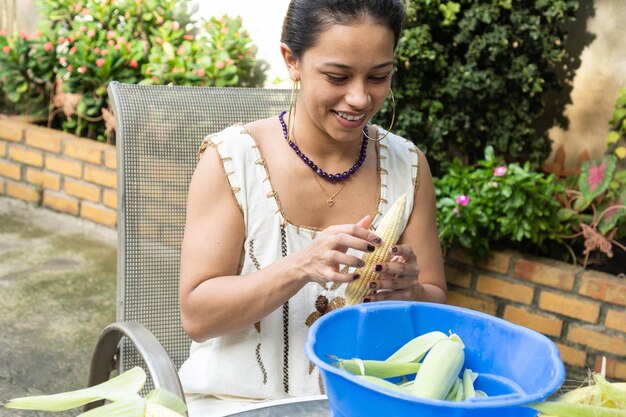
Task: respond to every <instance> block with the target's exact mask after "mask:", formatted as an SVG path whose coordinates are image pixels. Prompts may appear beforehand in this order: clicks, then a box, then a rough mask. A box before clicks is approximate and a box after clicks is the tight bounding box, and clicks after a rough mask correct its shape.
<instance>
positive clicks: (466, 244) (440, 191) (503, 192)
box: [434, 146, 564, 259]
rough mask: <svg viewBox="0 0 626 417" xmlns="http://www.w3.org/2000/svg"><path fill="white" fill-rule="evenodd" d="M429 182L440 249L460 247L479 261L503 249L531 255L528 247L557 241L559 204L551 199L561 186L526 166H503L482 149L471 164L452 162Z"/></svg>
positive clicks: (561, 228) (487, 150) (512, 164)
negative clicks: (515, 248) (522, 248)
mask: <svg viewBox="0 0 626 417" xmlns="http://www.w3.org/2000/svg"><path fill="white" fill-rule="evenodd" d="M434 181H435V190H436V196H437V222H438V225H439V237H440V239H441V243H442V245H443V247H444V249H453V248H461V249H465V250H467V251H468V253H469V254H470V255H471V256H472V258H474V259H480V258H483V257H486V256H488V255H489V253H490V252H491V251H492V250H493V249H494V248H497V247H501V246H502V245H508V246H515V245H516V244H517V245H526V246H527V249H529V250H531V251H534V250H533V248H532V247H539V248H542V247H544V246H545V245H546V244H547V243H548V242H549V241H560V237H559V236H560V234H562V232H563V230H564V228H563V224H562V223H561V220H560V219H559V218H558V216H557V213H558V211H559V209H560V208H561V206H560V205H559V203H558V202H557V201H556V200H555V199H554V198H553V196H554V195H555V194H558V193H562V192H564V187H563V186H562V185H561V184H560V183H558V182H556V181H554V178H553V177H552V176H546V175H544V174H542V173H539V172H534V171H532V169H531V166H530V164H529V163H525V164H524V165H519V164H518V163H509V164H503V162H502V160H501V159H498V158H496V157H495V154H494V150H493V148H492V147H491V146H487V147H486V148H485V154H484V159H482V160H479V161H478V162H477V163H476V164H475V165H466V164H464V163H462V162H461V161H460V160H458V159H457V160H455V161H454V162H452V163H451V164H450V167H449V171H448V173H447V174H446V175H444V176H442V177H440V178H435V179H434ZM529 245H530V246H532V247H531V248H529V247H528V246H529Z"/></svg>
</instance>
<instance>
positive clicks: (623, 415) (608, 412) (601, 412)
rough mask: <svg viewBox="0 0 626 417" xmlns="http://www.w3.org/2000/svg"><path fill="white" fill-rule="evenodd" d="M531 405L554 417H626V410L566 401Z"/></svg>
mask: <svg viewBox="0 0 626 417" xmlns="http://www.w3.org/2000/svg"><path fill="white" fill-rule="evenodd" d="M530 407H531V408H534V409H535V410H537V411H541V412H542V413H545V414H549V415H551V416H554V417H626V410H618V409H616V408H608V407H599V406H596V405H587V404H573V403H566V402H564V401H546V402H542V403H533V404H531V405H530Z"/></svg>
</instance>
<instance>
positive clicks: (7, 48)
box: [2, 46, 11, 54]
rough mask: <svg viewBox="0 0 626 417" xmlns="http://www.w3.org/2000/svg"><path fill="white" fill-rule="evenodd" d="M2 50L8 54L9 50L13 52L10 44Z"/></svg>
mask: <svg viewBox="0 0 626 417" xmlns="http://www.w3.org/2000/svg"><path fill="white" fill-rule="evenodd" d="M2 52H4V53H5V54H8V53H9V52H11V48H10V47H9V46H3V47H2Z"/></svg>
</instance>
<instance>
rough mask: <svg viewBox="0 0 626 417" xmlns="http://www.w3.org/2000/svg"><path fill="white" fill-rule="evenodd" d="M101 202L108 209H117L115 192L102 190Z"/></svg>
mask: <svg viewBox="0 0 626 417" xmlns="http://www.w3.org/2000/svg"><path fill="white" fill-rule="evenodd" d="M102 202H103V203H104V205H105V206H107V207H109V208H112V209H117V191H115V190H104V192H103V193H102Z"/></svg>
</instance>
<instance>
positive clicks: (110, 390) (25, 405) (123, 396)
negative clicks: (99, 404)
mask: <svg viewBox="0 0 626 417" xmlns="http://www.w3.org/2000/svg"><path fill="white" fill-rule="evenodd" d="M145 381H146V373H145V372H144V370H143V369H141V368H139V367H135V368H133V369H130V370H128V371H126V372H124V373H123V374H121V375H118V376H116V377H115V378H111V379H110V380H108V381H106V382H103V383H102V384H99V385H96V386H93V387H89V388H84V389H80V390H76V391H70V392H64V393H60V394H52V395H39V396H33V397H20V398H14V399H12V400H9V402H7V403H6V404H4V407H5V408H12V409H20V410H40V411H64V410H69V409H71V408H76V407H80V406H82V405H85V404H88V403H91V402H94V401H100V400H109V401H134V399H136V398H140V397H139V396H138V395H137V392H139V390H140V389H141V388H142V387H143V385H144V383H145Z"/></svg>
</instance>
